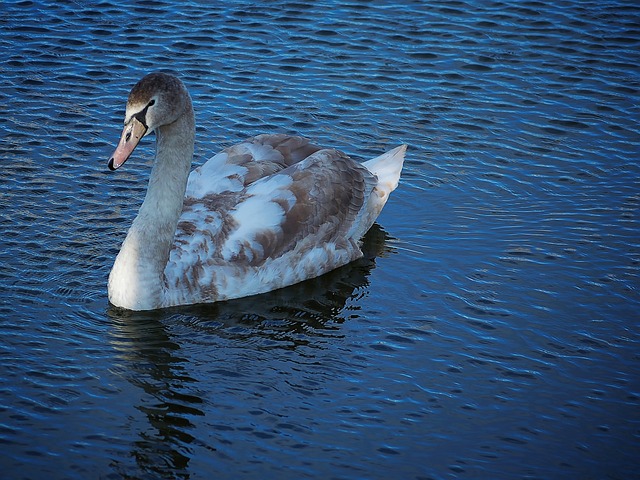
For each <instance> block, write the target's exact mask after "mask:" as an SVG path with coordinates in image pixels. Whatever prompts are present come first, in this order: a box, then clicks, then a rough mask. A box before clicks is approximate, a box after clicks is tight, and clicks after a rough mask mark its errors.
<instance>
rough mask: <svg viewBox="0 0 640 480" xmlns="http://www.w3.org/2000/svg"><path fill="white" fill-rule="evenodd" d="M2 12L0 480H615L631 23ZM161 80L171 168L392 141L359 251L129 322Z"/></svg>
mask: <svg viewBox="0 0 640 480" xmlns="http://www.w3.org/2000/svg"><path fill="white" fill-rule="evenodd" d="M400 3H401V5H394V4H391V3H386V2H369V1H359V0H353V1H349V2H333V1H330V0H323V1H318V2H292V3H286V2H269V3H265V4H254V3H253V2H242V1H234V0H231V1H226V2H195V1H190V2H180V3H175V4H174V2H165V1H146V2H136V5H135V6H133V5H131V4H129V3H128V2H119V3H118V2H107V1H104V2H97V3H96V2H89V1H84V0H76V1H72V0H69V1H56V2H43V3H40V2H31V1H23V2H19V1H17V2H3V3H2V8H1V9H0V54H1V55H0V61H1V62H2V63H1V66H0V69H1V70H0V74H1V79H2V80H1V81H0V112H1V115H0V134H1V135H2V141H1V144H0V165H1V169H0V209H1V210H0V212H1V213H0V232H1V237H0V238H1V244H0V291H1V297H0V298H1V303H0V314H1V322H0V362H1V363H0V466H1V468H2V474H1V476H2V477H3V478H11V479H19V478H32V479H39V478H49V479H58V478H70V479H76V478H77V479H86V478H104V479H120V478H143V479H144V478H148V479H155V478H182V479H187V478H190V479H196V478H207V479H208V478H278V479H282V478H292V479H293V478H296V479H297V478H323V479H324V478H340V479H355V478H363V479H364V478H366V479H386V478H403V479H405V478H407V479H408V478H433V479H445V478H469V479H477V478H492V479H496V478H505V479H507V478H508V479H511V478H527V479H534V478H536V479H550V478H576V479H577V478H589V479H629V478H640V476H639V474H638V463H637V456H638V453H639V452H640V448H639V447H640V408H639V407H640V382H639V378H638V376H639V375H638V374H639V372H640V358H639V352H640V336H639V323H640V322H639V320H640V314H639V313H638V311H639V308H640V295H639V288H640V285H639V282H638V273H639V269H640V242H639V239H640V235H639V233H640V232H639V227H640V221H639V217H638V213H639V212H638V209H639V206H640V191H639V188H638V187H639V183H640V182H639V178H640V166H639V164H638V160H639V158H640V132H639V128H638V120H639V118H640V107H639V105H640V95H639V94H640V82H639V78H640V76H639V71H638V70H639V68H638V65H639V64H640V54H639V52H640V28H639V27H638V25H640V9H639V8H638V7H636V6H633V5H634V4H635V2H622V1H619V2H615V1H598V2H595V1H593V2H590V1H578V0H574V1H563V2H538V1H526V2H509V3H506V2H461V1H454V0H450V1H445V0H443V1H434V2H426V1H425V2H410V1H404V2H400ZM157 69H162V70H165V71H170V72H174V73H177V74H178V75H179V76H180V77H181V78H182V79H183V80H184V82H185V83H186V84H187V85H188V86H189V88H190V90H191V93H192V96H193V99H194V104H195V108H196V115H197V121H198V132H197V145H196V163H201V162H202V161H204V160H205V159H206V158H208V157H209V156H211V155H212V154H213V153H215V152H217V151H218V150H219V149H220V148H222V147H223V146H226V145H230V144H232V143H234V142H236V141H239V140H241V139H244V138H245V137H248V136H251V135H255V134H258V133H264V132H289V133H297V134H303V135H305V136H308V137H309V138H312V139H313V140H314V141H316V142H319V143H321V144H324V145H328V146H335V147H338V148H341V149H343V150H345V151H346V152H348V153H349V154H351V155H353V156H355V157H357V158H363V159H364V158H370V157H372V156H375V155H377V154H379V153H380V152H382V151H383V150H384V149H389V148H391V147H393V146H396V145H398V144H400V143H408V144H409V151H408V156H407V163H406V169H405V172H404V177H403V182H402V184H401V186H400V188H399V189H398V190H397V191H396V192H395V193H394V195H393V196H392V198H391V201H390V202H389V203H388V204H387V207H386V208H385V211H384V212H383V214H382V216H381V217H380V219H379V226H377V227H376V228H375V229H374V230H373V231H372V232H371V234H370V235H369V236H368V238H367V240H366V248H367V250H368V252H369V255H368V256H367V258H365V259H363V260H362V261H360V262H357V263H355V264H353V265H350V266H347V267H345V268H343V269H340V270H338V271H336V272H334V273H332V274H330V275H327V276H325V277H322V278H320V279H317V280H315V281H312V282H308V283H305V284H302V285H299V286H296V287H293V288H290V289H285V290H283V291H279V292H274V293H272V294H268V295H264V296H259V297H255V298H249V299H244V300H239V301H234V302H230V303H223V304H219V305H212V306H198V307H190V308H181V309H174V310H169V311H161V312H155V313H146V314H124V313H122V312H118V311H115V310H112V309H110V308H109V304H108V302H107V297H106V277H107V275H108V272H109V269H110V267H111V264H112V261H113V259H114V257H115V255H116V253H117V250H118V247H119V243H120V242H121V241H122V239H123V237H124V234H125V231H126V229H127V228H128V225H129V224H130V222H131V220H132V218H133V216H134V214H135V212H136V210H137V207H138V206H139V204H140V203H141V200H142V198H143V195H144V191H145V188H146V184H145V179H146V177H147V175H148V172H149V166H150V162H151V160H152V157H153V142H152V141H147V142H146V143H145V145H144V146H141V147H140V148H139V149H138V150H136V155H135V159H134V160H131V161H130V162H129V163H127V165H126V168H124V169H123V170H121V171H119V172H118V173H117V174H111V173H108V172H107V169H106V161H107V159H108V156H109V155H110V153H111V152H112V150H113V148H114V146H115V143H116V140H117V138H118V136H119V133H120V129H121V124H122V119H123V112H124V103H125V99H126V95H127V93H128V91H129V89H130V87H131V86H132V85H133V84H134V83H135V82H136V81H137V80H138V79H139V78H140V77H141V76H142V75H143V74H145V73H147V72H149V71H152V70H157Z"/></svg>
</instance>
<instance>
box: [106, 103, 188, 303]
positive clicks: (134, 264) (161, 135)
mask: <svg viewBox="0 0 640 480" xmlns="http://www.w3.org/2000/svg"><path fill="white" fill-rule="evenodd" d="M156 137H157V139H156V158H155V161H154V164H153V168H152V170H151V175H150V177H149V187H148V189H147V195H146V197H145V199H144V202H143V203H142V206H141V207H140V210H139V211H138V216H137V217H136V218H135V220H134V221H133V224H132V225H131V228H130V229H129V232H128V233H127V237H126V238H125V240H124V243H123V244H122V247H121V249H120V252H119V253H118V256H117V257H116V260H115V263H114V265H113V269H112V270H111V273H110V275H109V286H108V290H109V300H110V301H111V303H112V304H114V305H116V306H119V307H124V308H128V309H132V310H146V309H152V308H157V307H159V306H161V304H162V298H163V291H164V278H163V274H164V269H165V267H166V265H167V261H168V259H169V251H170V250H171V246H172V244H173V238H174V235H175V231H176V226H177V224H178V219H179V218H180V213H181V212H182V203H183V201H184V193H185V189H186V186H187V178H188V176H189V171H190V170H191V160H192V158H193V149H194V138H195V119H194V115H193V108H192V106H191V102H190V101H189V102H188V105H187V108H186V109H185V112H184V114H183V115H181V116H180V117H179V118H178V119H177V120H176V121H175V122H173V123H171V124H169V125H164V126H162V127H159V128H157V129H156Z"/></svg>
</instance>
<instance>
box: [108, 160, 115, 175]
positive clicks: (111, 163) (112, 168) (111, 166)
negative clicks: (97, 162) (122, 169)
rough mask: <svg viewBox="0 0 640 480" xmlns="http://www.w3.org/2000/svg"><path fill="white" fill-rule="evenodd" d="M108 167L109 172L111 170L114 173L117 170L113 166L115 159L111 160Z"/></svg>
mask: <svg viewBox="0 0 640 480" xmlns="http://www.w3.org/2000/svg"><path fill="white" fill-rule="evenodd" d="M108 166H109V170H111V171H112V172H113V171H114V170H115V169H116V167H114V166H113V157H111V158H110V159H109V164H108Z"/></svg>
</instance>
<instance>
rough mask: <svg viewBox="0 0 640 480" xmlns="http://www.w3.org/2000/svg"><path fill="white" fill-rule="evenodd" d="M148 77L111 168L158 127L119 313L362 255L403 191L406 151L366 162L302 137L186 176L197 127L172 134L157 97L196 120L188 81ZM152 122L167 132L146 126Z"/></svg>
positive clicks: (115, 296) (120, 266) (219, 294)
mask: <svg viewBox="0 0 640 480" xmlns="http://www.w3.org/2000/svg"><path fill="white" fill-rule="evenodd" d="M154 76H155V77H154ZM163 76H166V77H169V76H167V75H165V74H151V75H149V76H148V77H154V78H152V79H151V80H149V81H148V83H151V84H152V83H154V82H160V83H162V82H163ZM146 78H147V77H145V79H146ZM145 79H143V80H141V82H139V84H140V83H142V84H143V85H142V86H143V87H144V88H137V87H138V86H136V87H134V89H133V90H132V94H131V95H130V98H129V102H130V103H132V105H131V106H130V105H129V103H128V105H127V107H128V111H127V118H129V120H128V121H127V123H126V124H125V130H124V131H123V138H122V139H121V143H120V145H119V146H118V149H116V152H115V153H114V157H113V158H112V159H111V161H110V165H112V164H113V165H117V166H119V165H122V163H124V161H125V160H126V158H128V155H130V153H131V151H132V150H133V148H135V144H134V145H133V146H131V145H128V144H127V143H126V142H128V141H130V138H131V135H129V136H126V134H127V132H128V131H129V132H134V133H135V132H141V131H144V132H146V130H147V128H149V129H151V128H152V127H155V129H156V131H157V133H158V149H157V158H156V162H155V164H154V168H153V171H152V177H151V180H150V184H149V190H148V192H147V197H146V198H145V202H144V203H143V205H142V207H141V208H140V212H139V214H138V217H137V218H136V220H135V221H134V223H133V225H132V227H131V229H130V231H129V234H128V235H127V239H125V242H124V243H123V246H122V249H121V251H120V253H119V254H118V257H117V258H116V262H115V264H114V268H113V270H112V272H111V275H110V278H109V298H110V300H111V302H112V303H113V304H114V305H117V306H121V307H124V308H130V309H136V310H144V309H151V308H160V307H168V306H173V305H183V304H193V303H204V302H215V301H220V300H226V299H231V298H238V297H243V296H248V295H255V294H258V293H263V292H266V291H270V290H274V289H277V288H281V287H285V286H287V285H292V284H294V283H297V282H300V281H302V280H305V279H308V278H313V277H316V276H319V275H321V274H323V273H326V272H328V271H330V270H332V269H334V268H337V267H340V266H342V265H345V264H346V263H348V262H350V261H353V260H355V259H357V258H360V257H361V256H362V252H361V250H360V246H359V241H360V239H361V237H362V236H363V235H364V234H365V233H366V231H367V230H368V229H369V228H370V227H371V225H372V224H373V222H374V221H375V218H376V217H377V216H378V214H379V213H380V211H381V209H382V207H383V206H384V204H385V202H386V201H387V198H388V195H389V193H390V192H391V191H392V190H393V189H395V188H396V186H397V183H398V178H399V176H400V170H401V168H402V162H403V159H404V151H405V149H406V146H404V145H403V146H401V147H398V148H396V149H394V150H392V151H390V152H387V153H386V154H384V155H381V156H380V157H378V158H377V159H374V160H371V161H369V162H366V163H364V164H361V163H358V162H356V161H354V160H352V159H351V158H349V157H348V156H347V155H345V154H344V153H342V152H340V151H338V150H335V149H322V148H320V147H318V146H316V145H313V144H312V143H310V142H309V141H308V140H306V139H304V138H302V137H297V136H289V135H283V134H275V135H259V136H256V137H253V138H250V139H248V140H246V141H244V142H241V143H239V144H237V145H234V146H232V147H229V148H227V149H225V150H224V151H222V152H220V153H219V154H217V155H215V156H214V157H212V158H211V159H210V160H209V161H207V162H206V163H204V164H203V165H201V166H200V167H198V168H196V169H195V170H194V171H193V172H191V173H190V174H188V177H187V172H188V169H185V163H186V162H188V164H190V162H191V158H190V155H191V154H192V151H193V141H192V140H191V144H190V145H189V144H188V143H189V142H188V140H187V141H185V140H184V137H187V138H188V137H189V136H191V137H192V136H193V131H192V130H193V127H192V126H191V125H194V122H193V121H192V120H185V119H183V117H182V116H178V119H177V120H173V122H171V123H169V125H167V126H163V123H162V121H161V120H157V119H156V118H157V117H160V118H161V115H160V114H159V113H157V111H156V110H155V109H154V108H153V107H154V106H155V104H156V103H155V101H153V100H154V99H158V100H159V103H162V102H161V101H162V99H163V97H162V94H164V95H165V97H168V98H171V99H173V100H172V101H174V102H175V98H179V99H180V102H181V103H183V104H185V105H186V107H185V109H186V113H184V115H186V117H192V116H193V112H192V110H191V108H190V106H191V101H190V98H189V97H188V93H186V89H184V88H183V86H181V85H182V83H181V82H180V83H179V84H178V86H179V87H180V88H179V91H178V92H176V87H175V81H174V80H177V79H175V77H170V81H169V82H167V83H168V84H169V86H167V84H163V85H162V87H161V88H159V89H156V90H154V88H153V85H149V84H147V83H145ZM157 91H160V92H161V94H157V93H156V92H157ZM167 92H168V93H167ZM185 95H186V97H185ZM132 98H133V100H132ZM129 110H132V113H130V112H129ZM168 110H170V109H168ZM136 111H142V112H144V116H143V115H141V114H136V113H135V112H136ZM172 114H173V113H172ZM153 115H156V116H157V117H153ZM173 115H175V114H173ZM149 118H152V119H153V121H154V122H155V123H157V124H158V125H153V124H152V125H147V123H153V122H149V121H148V120H149ZM136 122H140V125H138V124H137V123H136ZM143 127H144V128H143ZM181 130H182V131H181ZM137 141H138V139H136V140H135V142H136V143H137ZM185 143H186V144H187V147H185V146H184V145H185ZM185 149H186V152H187V153H186V155H185V154H184V150H185ZM120 151H122V152H124V153H123V154H122V156H123V158H124V159H122V158H120V155H121V154H120V153H119V152H120ZM185 156H186V157H187V158H182V157H185ZM188 164H186V167H188ZM116 168H117V167H116ZM159 172H162V174H161V173H159ZM181 178H182V180H181ZM180 183H182V185H183V188H182V189H181V188H179V185H180ZM183 192H184V194H183ZM176 203H178V210H176V209H175V206H176ZM156 238H157V239H158V240H156Z"/></svg>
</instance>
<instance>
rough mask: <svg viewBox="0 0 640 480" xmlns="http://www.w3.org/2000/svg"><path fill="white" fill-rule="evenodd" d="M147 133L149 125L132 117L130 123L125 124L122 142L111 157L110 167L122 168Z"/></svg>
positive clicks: (113, 168) (112, 168)
mask: <svg viewBox="0 0 640 480" xmlns="http://www.w3.org/2000/svg"><path fill="white" fill-rule="evenodd" d="M145 133H147V126H146V125H145V124H144V123H142V122H141V121H140V120H138V119H137V118H136V117H133V118H131V120H130V121H129V123H127V124H126V125H125V126H124V129H123V130H122V136H121V137H120V142H119V143H118V146H117V147H116V150H115V151H114V152H113V155H111V158H110V159H109V169H111V170H115V169H117V168H120V167H121V166H122V165H123V164H124V162H126V161H127V158H129V156H130V155H131V153H132V152H133V149H134V148H136V146H137V145H138V142H139V141H140V139H141V138H142V137H144V135H145Z"/></svg>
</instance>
